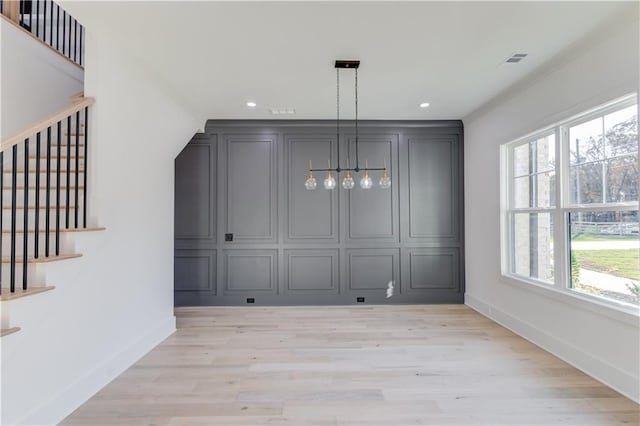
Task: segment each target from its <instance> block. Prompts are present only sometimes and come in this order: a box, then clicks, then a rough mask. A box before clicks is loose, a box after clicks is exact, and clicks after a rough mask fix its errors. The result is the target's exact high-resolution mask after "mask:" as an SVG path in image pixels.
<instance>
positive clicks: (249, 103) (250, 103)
mask: <svg viewBox="0 0 640 426" xmlns="http://www.w3.org/2000/svg"><path fill="white" fill-rule="evenodd" d="M247 106H248V107H249V108H255V107H256V106H258V104H257V103H255V102H253V101H249V102H247Z"/></svg>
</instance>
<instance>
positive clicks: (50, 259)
mask: <svg viewBox="0 0 640 426" xmlns="http://www.w3.org/2000/svg"><path fill="white" fill-rule="evenodd" d="M78 257H82V254H80V253H72V254H60V255H58V256H49V257H44V256H42V257H38V258H37V259H36V258H34V257H33V256H30V257H27V263H50V262H57V261H60V260H68V259H77V258H78ZM22 259H23V258H22V257H16V263H23V260H22ZM2 263H11V258H10V257H3V258H2Z"/></svg>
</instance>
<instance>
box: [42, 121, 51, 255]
mask: <svg viewBox="0 0 640 426" xmlns="http://www.w3.org/2000/svg"><path fill="white" fill-rule="evenodd" d="M46 181H47V194H46V196H45V197H46V201H45V203H46V212H47V216H46V217H45V224H44V230H45V232H46V234H45V237H44V242H45V244H44V255H45V257H49V232H50V231H51V223H50V222H51V126H49V127H48V128H47V178H46Z"/></svg>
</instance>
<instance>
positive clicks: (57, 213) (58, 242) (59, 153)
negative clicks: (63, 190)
mask: <svg viewBox="0 0 640 426" xmlns="http://www.w3.org/2000/svg"><path fill="white" fill-rule="evenodd" d="M61 154H62V122H61V121H58V144H57V146H56V256H58V255H59V254H60V155H61Z"/></svg>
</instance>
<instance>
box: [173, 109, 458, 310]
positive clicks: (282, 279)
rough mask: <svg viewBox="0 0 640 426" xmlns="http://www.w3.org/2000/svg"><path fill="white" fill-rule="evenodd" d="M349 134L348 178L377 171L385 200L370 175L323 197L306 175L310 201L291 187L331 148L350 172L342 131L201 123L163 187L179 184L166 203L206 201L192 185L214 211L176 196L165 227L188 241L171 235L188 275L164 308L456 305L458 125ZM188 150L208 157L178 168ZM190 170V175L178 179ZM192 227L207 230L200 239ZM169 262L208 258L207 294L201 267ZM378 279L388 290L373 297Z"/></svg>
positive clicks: (308, 124)
mask: <svg viewBox="0 0 640 426" xmlns="http://www.w3.org/2000/svg"><path fill="white" fill-rule="evenodd" d="M359 129H360V131H359V141H360V146H359V154H360V167H361V168H363V167H364V165H365V164H364V162H365V160H367V159H368V160H369V165H370V167H380V166H382V163H383V160H384V159H386V160H387V161H388V167H389V172H390V174H391V178H392V182H393V184H392V187H391V189H390V190H389V189H387V190H383V189H381V188H379V184H378V181H379V179H380V175H381V174H382V172H381V171H374V172H371V173H370V174H371V177H372V179H373V180H374V187H373V188H372V189H370V190H363V189H361V188H360V187H359V179H360V178H361V175H362V172H361V173H360V174H357V175H356V176H355V178H356V181H357V182H356V188H354V189H353V190H351V191H346V190H344V189H343V188H342V187H341V186H340V178H342V177H343V174H341V175H340V176H335V175H334V176H335V177H336V178H337V180H338V186H337V188H335V189H334V190H333V191H327V190H325V189H324V187H323V180H324V178H325V175H326V173H325V172H314V175H315V177H316V179H317V182H318V187H317V189H316V190H314V191H307V190H306V189H305V187H304V181H305V178H306V175H307V169H308V161H309V160H312V161H313V166H314V168H325V167H326V166H327V160H328V159H329V158H330V159H331V163H332V164H331V165H332V167H335V166H336V165H337V155H336V153H337V151H336V148H337V146H338V142H339V146H340V159H341V164H340V165H341V166H342V167H344V166H345V160H346V157H347V153H348V151H349V150H350V151H351V159H352V162H353V161H354V160H355V157H354V154H355V146H354V142H355V139H354V138H355V133H354V128H353V122H352V121H347V120H345V122H344V123H343V126H342V129H341V132H340V140H339V141H338V140H337V139H336V133H335V121H333V120H237V121H236V120H209V121H208V122H207V124H206V126H205V133H204V134H200V135H196V136H195V137H194V138H193V140H192V142H191V143H190V144H189V146H190V147H191V146H192V145H193V149H192V150H191V151H189V150H187V149H186V150H185V151H183V153H181V154H180V156H184V157H183V158H178V159H177V160H176V165H178V164H182V166H181V167H178V166H176V182H178V181H179V180H180V179H183V181H185V180H186V181H188V179H191V181H192V183H191V186H190V185H178V184H176V191H177V192H178V191H180V192H183V191H185V192H186V195H189V194H196V195H197V194H199V196H200V197H202V198H203V199H204V198H207V197H206V196H205V194H203V191H202V189H201V188H202V186H201V185H200V184H201V182H198V181H194V179H197V178H198V176H199V177H200V178H201V179H203V180H204V181H207V182H209V194H208V195H209V196H208V200H207V201H208V202H211V201H213V202H214V204H206V203H205V202H204V201H202V200H199V199H197V200H191V199H190V198H189V196H186V195H185V194H176V200H181V202H184V203H187V204H189V205H188V206H187V208H185V209H184V210H183V211H190V214H193V215H194V216H193V218H195V219H197V220H193V221H192V223H184V222H183V221H187V220H191V219H190V218H191V216H190V214H182V213H181V214H180V215H176V221H178V220H179V221H181V223H177V224H176V230H180V233H179V235H180V237H184V236H189V235H191V234H193V235H195V236H197V237H198V238H179V237H178V235H176V240H175V241H176V242H175V245H176V260H175V262H176V271H179V275H180V276H181V277H184V276H188V275H189V274H191V275H193V276H195V277H199V278H197V279H195V280H192V281H193V282H194V284H190V285H191V286H185V285H184V284H183V283H182V282H176V286H175V287H176V292H175V301H176V304H177V305H178V306H187V305H201V306H210V305H222V306H224V305H246V304H247V303H249V301H251V300H253V301H254V303H255V304H257V305H306V304H310V305H331V304H355V303H360V302H358V299H360V300H362V298H364V303H365V304H368V303H385V304H386V303H462V302H463V294H464V257H463V253H464V228H463V217H462V214H463V211H464V210H463V207H464V206H463V205H462V203H463V164H462V161H463V158H464V157H463V151H462V150H463V129H462V123H461V122H460V121H456V120H450V121H360V123H359ZM198 144H208V145H207V146H209V147H211V152H209V153H208V155H199V156H196V155H193V154H191V159H189V158H187V157H188V155H189V154H190V153H196V152H204V151H197V150H198V149H200V148H199V147H198ZM185 153H186V154H185ZM205 157H206V158H205ZM207 162H208V163H209V167H205V166H206V163H207ZM192 163H193V164H196V165H197V166H198V167H194V168H192V169H191V170H187V172H186V173H185V171H184V169H185V167H188V166H189V164H192ZM352 165H354V164H353V163H352ZM189 173H191V176H189ZM179 174H182V175H180V176H179ZM207 174H208V176H207ZM205 192H206V191H205ZM203 204H204V205H205V206H207V207H206V208H205V207H201V206H202V205H203ZM194 206H200V207H194ZM209 206H212V207H210V208H211V209H213V211H212V212H208V211H207V210H208V209H209ZM177 209H178V210H179V209H180V207H177ZM189 209H191V210H189ZM194 209H196V210H198V211H197V212H196V213H194V212H193V210H194ZM210 213H212V215H210ZM202 217H207V220H208V221H213V222H214V223H213V225H212V230H209V229H206V228H205V227H204V225H203V223H204V222H205V221H204V220H202V219H201V218H202ZM189 229H195V232H192V233H191V234H188V233H187V232H186V231H185V230H189ZM226 234H233V235H232V236H231V235H226ZM231 237H232V238H231ZM180 250H213V253H214V254H213V255H212V256H213V260H214V269H209V270H210V271H211V270H212V271H214V273H212V274H213V275H214V276H213V278H212V279H213V280H214V282H212V283H210V284H209V283H207V285H209V286H211V288H212V289H213V290H214V291H213V292H210V291H203V290H201V288H202V287H203V286H204V285H205V284H204V280H203V279H202V278H201V277H202V276H203V275H205V272H204V271H205V270H206V269H207V268H211V266H210V264H209V263H208V261H209V259H208V258H207V259H204V258H202V257H198V258H184V257H179V254H180V253H179V251H180ZM195 253H196V254H198V255H199V256H201V253H200V252H195ZM194 259H195V260H194ZM205 263H206V264H207V266H206V267H205ZM188 267H189V268H192V269H193V271H186V270H185V269H186V268H188ZM390 280H393V281H394V286H395V291H394V294H393V296H392V297H391V298H387V297H386V295H387V292H386V289H387V284H388V282H389V281H390Z"/></svg>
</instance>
